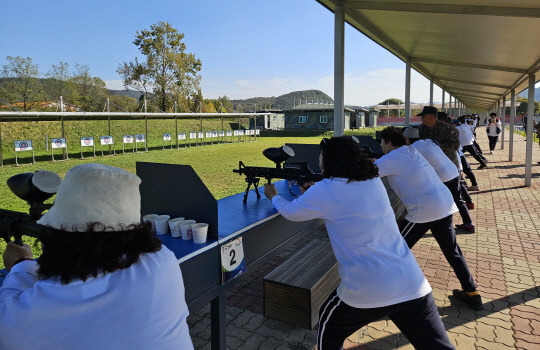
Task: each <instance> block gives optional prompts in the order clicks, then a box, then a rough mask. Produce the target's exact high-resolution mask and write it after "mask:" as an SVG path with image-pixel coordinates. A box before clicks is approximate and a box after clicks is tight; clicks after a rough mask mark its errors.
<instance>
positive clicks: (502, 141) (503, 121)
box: [501, 96, 506, 149]
mask: <svg viewBox="0 0 540 350" xmlns="http://www.w3.org/2000/svg"><path fill="white" fill-rule="evenodd" d="M501 110H502V111H501V118H502V119H501V149H504V129H505V128H506V96H504V97H503V100H502V108H501Z"/></svg>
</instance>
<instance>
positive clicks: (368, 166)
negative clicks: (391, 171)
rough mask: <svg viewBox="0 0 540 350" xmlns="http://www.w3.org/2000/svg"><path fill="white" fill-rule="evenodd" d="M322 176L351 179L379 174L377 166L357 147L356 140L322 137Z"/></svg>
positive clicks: (355, 179) (369, 177)
mask: <svg viewBox="0 0 540 350" xmlns="http://www.w3.org/2000/svg"><path fill="white" fill-rule="evenodd" d="M320 146H321V154H322V168H323V169H322V171H323V177H324V178H326V179H328V178H331V177H341V178H345V179H349V181H348V182H351V181H364V180H370V179H373V178H374V177H377V176H379V168H377V166H376V165H375V164H374V163H373V161H371V160H370V159H368V158H367V157H366V155H365V154H364V153H363V152H362V151H361V150H360V149H359V148H358V146H357V144H356V142H354V141H353V140H352V139H350V138H346V137H332V138H330V139H326V138H325V139H322V141H321V144H320Z"/></svg>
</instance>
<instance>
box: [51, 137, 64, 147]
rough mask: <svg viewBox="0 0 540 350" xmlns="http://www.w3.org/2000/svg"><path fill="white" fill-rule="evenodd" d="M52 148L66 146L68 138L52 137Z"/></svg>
mask: <svg viewBox="0 0 540 350" xmlns="http://www.w3.org/2000/svg"><path fill="white" fill-rule="evenodd" d="M51 148H66V138H65V137H58V138H53V139H51Z"/></svg>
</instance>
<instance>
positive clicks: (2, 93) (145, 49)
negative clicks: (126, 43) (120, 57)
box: [0, 22, 233, 113]
mask: <svg viewBox="0 0 540 350" xmlns="http://www.w3.org/2000/svg"><path fill="white" fill-rule="evenodd" d="M183 38H184V34H182V33H180V32H178V30H177V29H175V28H173V27H172V26H171V25H170V24H169V23H167V22H159V23H157V24H154V25H152V26H150V29H144V30H141V31H137V33H136V35H135V40H134V41H133V44H135V45H136V46H137V47H138V49H139V51H140V52H141V54H142V56H143V57H144V58H143V59H139V58H138V57H135V59H134V60H133V61H131V62H123V63H122V64H120V65H119V66H118V67H117V69H116V71H117V72H118V74H120V76H121V77H122V79H123V81H124V87H125V88H126V90H127V89H134V90H137V91H139V92H140V95H141V98H140V99H138V100H137V99H136V98H132V97H128V96H125V95H118V94H111V93H110V91H109V90H107V88H106V86H105V82H104V81H103V80H102V79H101V78H99V77H93V76H91V74H90V69H89V67H88V66H86V65H81V64H77V63H75V65H74V69H73V70H72V69H71V67H70V66H69V64H68V63H66V62H59V63H58V64H53V65H52V67H51V68H50V69H49V70H48V71H47V72H46V73H44V74H42V73H40V71H39V67H38V65H37V64H35V63H34V62H33V61H32V59H31V58H30V57H26V58H25V57H21V56H17V57H12V56H8V57H7V58H6V61H7V64H5V65H3V67H2V69H1V71H0V106H2V108H0V109H2V110H6V109H10V107H9V106H8V104H11V105H12V106H15V107H16V108H17V109H20V110H23V111H30V110H50V109H51V108H52V109H53V110H54V109H55V108H56V109H58V106H59V105H58V104H57V103H56V104H54V106H56V107H54V106H51V103H50V102H57V101H58V99H59V96H63V99H64V101H65V102H66V103H68V104H69V105H72V106H73V108H72V109H75V110H82V111H103V110H104V108H105V103H106V100H107V98H109V99H110V102H111V111H114V110H127V111H130V112H133V111H141V110H142V105H143V100H144V98H146V100H147V106H148V110H149V111H162V112H172V111H174V109H175V106H176V108H177V111H178V112H190V111H192V112H204V113H212V112H231V111H233V105H232V103H231V101H230V100H229V98H228V97H226V96H223V97H220V98H218V99H204V98H203V95H202V91H201V88H200V81H201V76H200V75H199V72H200V70H201V67H202V63H201V60H200V59H198V58H196V57H195V55H194V54H192V53H189V52H187V51H186V45H185V44H184V43H183V42H182V40H183Z"/></svg>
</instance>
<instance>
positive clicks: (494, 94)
mask: <svg viewBox="0 0 540 350" xmlns="http://www.w3.org/2000/svg"><path fill="white" fill-rule="evenodd" d="M446 88H447V89H448V88H450V89H451V88H452V87H451V86H446ZM457 89H459V91H465V92H473V93H477V94H482V95H491V96H497V97H501V94H500V93H498V92H489V91H479V90H472V89H462V88H460V87H458V88H457Z"/></svg>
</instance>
